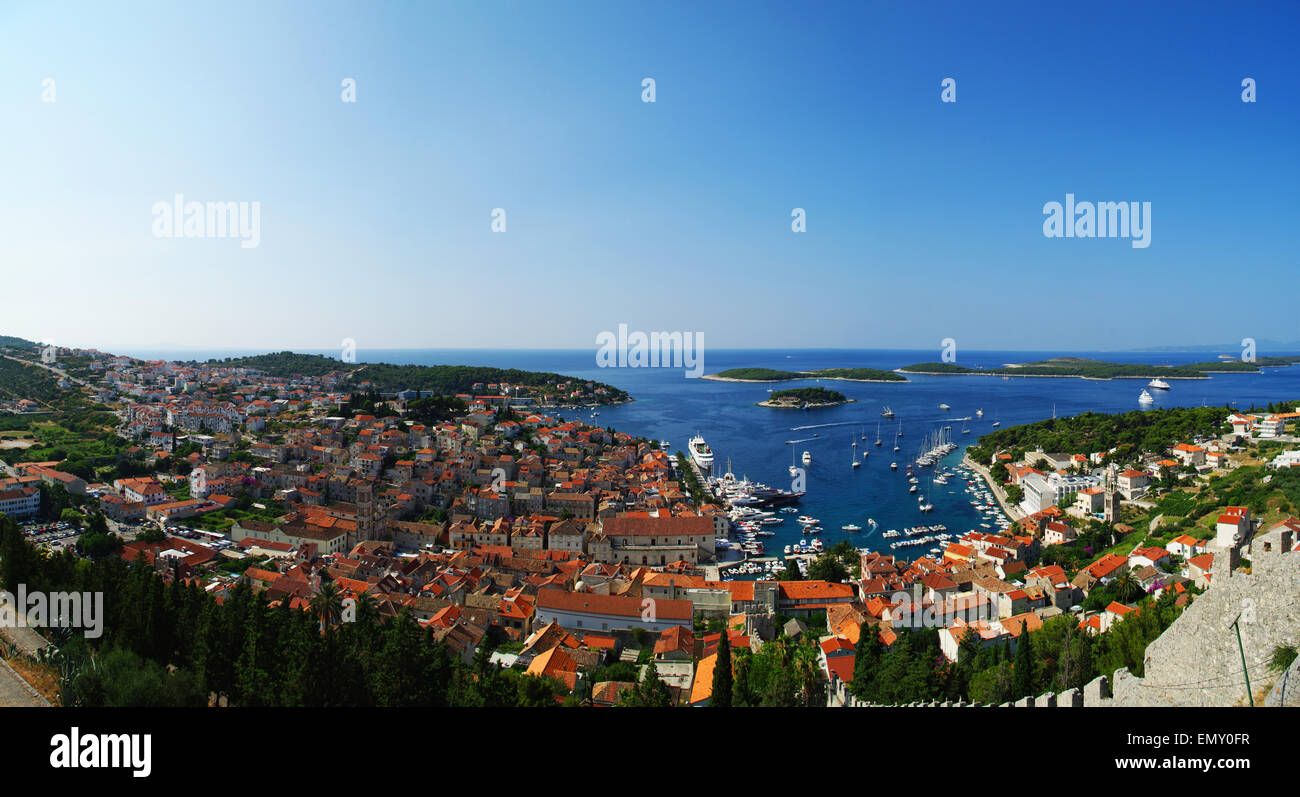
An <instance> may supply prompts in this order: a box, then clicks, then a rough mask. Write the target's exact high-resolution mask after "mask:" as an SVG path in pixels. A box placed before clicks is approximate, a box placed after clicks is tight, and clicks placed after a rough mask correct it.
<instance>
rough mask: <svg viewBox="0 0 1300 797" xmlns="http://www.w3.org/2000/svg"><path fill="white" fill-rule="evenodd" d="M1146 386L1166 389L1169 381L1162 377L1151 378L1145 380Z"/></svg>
mask: <svg viewBox="0 0 1300 797" xmlns="http://www.w3.org/2000/svg"><path fill="white" fill-rule="evenodd" d="M1147 387H1150V388H1155V389H1156V390H1168V389H1169V383H1168V382H1166V381H1165V380H1163V379H1152V380H1151V381H1150V382H1147Z"/></svg>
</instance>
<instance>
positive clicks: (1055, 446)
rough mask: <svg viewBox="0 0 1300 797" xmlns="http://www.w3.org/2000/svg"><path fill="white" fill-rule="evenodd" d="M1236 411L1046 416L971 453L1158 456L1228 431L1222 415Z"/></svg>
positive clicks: (986, 439)
mask: <svg viewBox="0 0 1300 797" xmlns="http://www.w3.org/2000/svg"><path fill="white" fill-rule="evenodd" d="M1235 411H1236V410H1235V409H1234V408H1232V407H1171V408H1169V409H1154V410H1133V411H1131V412H1124V413H1119V414H1114V415H1108V414H1104V413H1099V412H1084V413H1081V414H1079V415H1073V416H1070V417H1068V418H1047V419H1045V420H1041V421H1037V422H1035V423H1029V424H1025V425H1023V426H1012V427H1009V428H1007V429H999V430H997V431H996V432H990V433H989V434H986V435H983V436H981V437H980V439H979V442H978V444H977V445H975V446H972V447H971V450H970V455H971V457H972V458H973V459H975V460H976V461H980V462H987V461H988V458H989V457H990V456H991V455H992V453H993V452H994V451H1032V450H1035V449H1037V448H1039V447H1040V446H1041V447H1042V450H1043V451H1051V452H1059V453H1063V454H1091V453H1093V452H1094V451H1109V450H1110V449H1112V448H1115V447H1117V446H1126V445H1127V446H1133V447H1135V448H1136V449H1137V450H1138V451H1148V452H1159V451H1164V450H1165V449H1167V448H1168V447H1169V446H1171V445H1174V444H1175V443H1180V442H1186V441H1188V440H1191V439H1192V438H1193V437H1196V436H1199V435H1215V434H1219V433H1220V432H1223V431H1225V430H1228V429H1229V427H1228V426H1227V417H1228V415H1230V414H1231V413H1233V412H1235Z"/></svg>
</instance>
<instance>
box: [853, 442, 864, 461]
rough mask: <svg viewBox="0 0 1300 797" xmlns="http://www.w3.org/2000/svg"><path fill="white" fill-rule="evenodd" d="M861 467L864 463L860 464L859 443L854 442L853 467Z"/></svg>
mask: <svg viewBox="0 0 1300 797" xmlns="http://www.w3.org/2000/svg"><path fill="white" fill-rule="evenodd" d="M861 466H862V463H861V462H858V441H857V440H854V441H853V467H855V468H858V467H861Z"/></svg>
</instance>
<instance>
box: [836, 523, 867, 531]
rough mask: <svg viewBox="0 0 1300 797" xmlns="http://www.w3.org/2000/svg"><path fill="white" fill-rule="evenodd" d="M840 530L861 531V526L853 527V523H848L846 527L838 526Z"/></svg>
mask: <svg viewBox="0 0 1300 797" xmlns="http://www.w3.org/2000/svg"><path fill="white" fill-rule="evenodd" d="M840 528H842V529H844V530H845V531H862V527H861V526H858V525H855V524H853V523H848V524H846V525H843V526H840Z"/></svg>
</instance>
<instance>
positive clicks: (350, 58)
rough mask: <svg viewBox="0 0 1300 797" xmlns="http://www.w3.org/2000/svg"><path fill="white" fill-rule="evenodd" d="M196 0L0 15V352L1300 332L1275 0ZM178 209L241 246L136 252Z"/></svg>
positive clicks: (1075, 340) (1290, 139)
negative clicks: (1265, 0)
mask: <svg viewBox="0 0 1300 797" xmlns="http://www.w3.org/2000/svg"><path fill="white" fill-rule="evenodd" d="M199 5H200V4H197V3H175V2H168V3H157V4H152V3H150V4H146V3H134V2H133V3H128V4H127V5H126V6H118V5H117V4H111V3H98V2H88V3H60V4H51V3H24V2H12V0H11V1H10V2H6V3H3V4H0V37H2V40H3V42H4V46H3V47H2V48H0V126H2V129H3V130H4V136H3V141H2V144H0V241H2V242H3V243H2V244H0V334H16V335H21V336H23V337H28V338H39V339H42V340H48V339H52V340H54V341H55V342H57V343H60V344H63V345H88V346H98V347H100V348H104V349H107V350H112V349H113V347H114V346H122V347H124V346H128V345H130V346H167V345H194V346H203V347H213V348H254V349H261V348H265V349H280V348H287V347H302V348H306V347H316V348H326V347H330V346H333V345H336V343H338V342H339V341H340V340H341V339H343V338H351V339H353V340H355V341H356V342H357V344H358V346H360V347H361V348H384V347H570V348H576V347H584V346H593V348H594V341H595V337H596V334H597V333H598V332H600V331H601V330H613V329H616V328H617V325H618V324H619V323H626V324H628V325H629V327H630V328H631V329H633V330H644V331H656V330H663V331H669V330H680V331H695V332H702V333H703V334H704V340H705V343H706V345H714V346H719V347H791V348H792V347H811V346H836V347H863V348H877V347H878V348H908V347H915V348H923V347H929V346H934V347H936V348H937V347H938V345H939V341H940V340H941V339H942V338H945V337H953V338H955V339H956V340H957V341H958V342H959V344H960V345H961V346H963V347H964V348H967V349H978V348H984V349H991V348H1003V349H1037V350H1044V349H1051V348H1058V349H1062V350H1070V349H1073V350H1090V349H1107V348H1116V349H1123V348H1136V347H1139V346H1144V345H1183V344H1197V343H1222V342H1227V341H1236V340H1239V339H1240V338H1242V337H1244V336H1251V337H1256V338H1260V339H1265V338H1273V339H1280V340H1288V341H1289V340H1295V339H1296V338H1297V337H1300V335H1297V330H1298V329H1300V324H1297V317H1296V311H1295V295H1296V294H1295V290H1294V286H1295V279H1296V275H1297V273H1298V272H1300V269H1297V266H1298V265H1300V262H1298V261H1300V258H1298V257H1297V252H1296V245H1295V232H1296V230H1297V227H1298V226H1300V225H1297V219H1296V207H1295V202H1296V197H1297V178H1298V177H1300V162H1298V156H1297V151H1296V144H1297V141H1300V67H1298V66H1297V63H1298V61H1297V57H1296V50H1295V43H1296V41H1300V35H1298V34H1300V30H1298V28H1300V26H1298V25H1297V19H1298V18H1300V10H1297V9H1298V8H1300V6H1298V5H1297V4H1295V3H1289V2H1287V3H1281V2H1279V3H1275V4H1260V5H1254V4H1244V3H1243V4H1224V3H1146V2H1141V3H1139V2H1131V1H1130V2H1114V3H1087V4H1083V5H1080V4H1053V3H1043V2H1025V3H1017V2H998V3H972V2H969V0H958V1H957V2H893V1H892V0H891V2H874V3H866V2H854V3H843V4H839V3H815V4H813V3H808V4H805V3H761V2H744V3H718V2H687V3H633V2H621V1H620V0H606V1H605V2H592V3H573V2H528V3H498V2H474V3H471V2H448V3H441V2H410V3H406V2H404V3H396V2H387V3H374V4H370V3H367V4H336V3H289V2H256V3H238V2H222V3H206V4H202V5H203V6H205V7H204V8H199V7H198V6H199ZM1162 6H1163V9H1162V8H1161V7H1162ZM646 77H651V78H653V79H654V80H655V82H656V85H655V89H656V97H655V99H656V101H655V102H654V103H646V102H642V80H643V78H646ZM948 77H951V78H954V79H955V80H956V81H957V102H955V103H942V102H941V101H940V92H941V81H943V80H944V78H948ZM1247 77H1249V78H1253V79H1254V80H1255V81H1256V87H1257V88H1256V91H1257V101H1256V102H1254V103H1243V102H1242V101H1241V93H1242V87H1241V83H1242V80H1243V79H1244V78H1247ZM47 78H50V79H53V81H54V84H53V87H54V90H55V95H54V99H55V101H54V102H43V101H42V99H43V92H45V91H46V88H45V87H44V86H43V81H45V80H46V79H47ZM344 78H353V79H355V81H356V102H355V103H345V102H343V101H342V100H341V96H340V95H341V92H342V88H341V85H340V84H341V82H342V81H343V80H344ZM178 193H179V194H182V195H184V197H185V198H186V200H197V201H202V202H208V201H236V202H250V203H251V202H258V203H260V209H261V210H260V213H261V215H260V230H259V232H260V243H259V245H258V246H257V247H256V248H243V247H241V246H240V243H239V241H238V240H237V239H212V238H205V239H196V238H158V237H155V235H154V222H155V216H154V214H153V207H154V205H155V203H158V202H168V203H170V202H171V201H172V198H173V196H174V195H175V194H178ZM1067 193H1072V194H1075V195H1076V197H1077V198H1078V199H1079V200H1091V201H1138V202H1150V203H1151V207H1152V211H1151V239H1150V246H1149V247H1147V248H1145V249H1138V248H1133V247H1132V246H1131V245H1130V242H1129V241H1127V240H1121V239H1077V238H1072V239H1056V238H1051V239H1049V238H1046V237H1044V235H1043V220H1044V215H1043V205H1044V203H1046V202H1050V201H1058V202H1064V199H1065V195H1066V194H1067ZM796 207H799V208H804V209H805V210H806V212H807V232H805V233H795V232H792V231H791V227H790V225H791V211H792V209H793V208H796ZM494 208H503V209H504V210H505V211H506V224H507V226H506V232H504V233H495V232H493V231H492V229H491V223H492V218H491V213H492V211H493V209H494Z"/></svg>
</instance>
